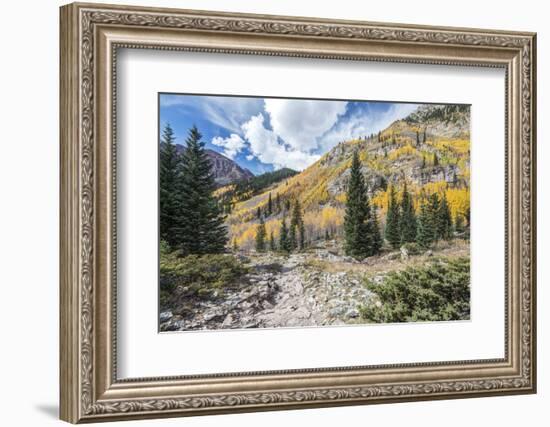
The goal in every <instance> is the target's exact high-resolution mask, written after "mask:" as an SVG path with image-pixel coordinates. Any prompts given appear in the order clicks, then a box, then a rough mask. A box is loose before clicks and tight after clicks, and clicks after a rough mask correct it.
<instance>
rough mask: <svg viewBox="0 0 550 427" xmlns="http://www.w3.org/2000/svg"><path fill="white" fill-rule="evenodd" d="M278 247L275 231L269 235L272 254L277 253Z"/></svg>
mask: <svg viewBox="0 0 550 427" xmlns="http://www.w3.org/2000/svg"><path fill="white" fill-rule="evenodd" d="M275 249H276V245H275V236H274V235H273V230H272V231H271V234H270V235H269V250H270V251H271V252H273V251H275Z"/></svg>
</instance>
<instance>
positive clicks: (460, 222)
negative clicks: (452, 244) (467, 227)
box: [454, 213, 464, 236]
mask: <svg viewBox="0 0 550 427" xmlns="http://www.w3.org/2000/svg"><path fill="white" fill-rule="evenodd" d="M454 230H455V233H457V234H458V235H459V236H460V235H462V234H463V233H464V217H463V216H462V215H461V214H460V213H457V214H456V216H455V223H454Z"/></svg>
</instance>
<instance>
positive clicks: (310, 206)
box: [226, 105, 470, 250]
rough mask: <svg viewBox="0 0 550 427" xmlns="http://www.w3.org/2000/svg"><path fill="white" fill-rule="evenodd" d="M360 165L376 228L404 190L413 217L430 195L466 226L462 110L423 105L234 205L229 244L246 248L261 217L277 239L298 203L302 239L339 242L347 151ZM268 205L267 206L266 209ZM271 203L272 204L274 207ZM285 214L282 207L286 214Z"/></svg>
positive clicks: (466, 136)
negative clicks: (392, 201)
mask: <svg viewBox="0 0 550 427" xmlns="http://www.w3.org/2000/svg"><path fill="white" fill-rule="evenodd" d="M354 152H357V153H358V155H359V159H360V161H361V165H362V166H361V171H362V174H363V176H364V179H365V184H366V190H367V194H368V196H369V197H370V201H371V204H372V206H373V208H374V209H375V211H376V215H377V219H378V222H379V224H380V226H381V227H384V225H385V223H386V214H387V211H388V205H389V201H390V195H391V193H392V191H393V192H394V193H395V199H396V200H400V199H401V198H402V194H403V190H404V188H405V186H406V188H407V190H408V192H409V193H410V194H411V199H412V204H413V207H414V211H415V213H417V214H419V213H420V210H421V209H420V207H421V206H420V205H421V204H422V201H423V200H427V199H428V198H429V197H430V196H431V195H432V194H434V193H435V194H437V196H438V197H439V199H440V200H439V202H441V201H442V200H443V199H445V200H446V203H447V204H448V207H449V210H450V215H451V218H452V221H453V223H454V224H456V223H458V225H459V229H461V230H462V229H463V228H465V227H466V226H467V224H468V221H469V203H470V202H469V201H470V121H469V107H468V106H454V105H453V106H424V107H421V108H420V109H419V110H418V111H416V112H414V113H412V114H411V115H409V116H408V117H406V118H405V119H403V120H399V121H396V122H394V123H393V124H392V125H391V126H389V127H388V128H387V129H385V130H383V131H381V132H379V133H378V134H376V135H365V136H364V137H362V138H360V139H355V140H350V141H342V142H341V143H339V144H338V145H337V146H336V147H334V148H333V149H332V150H331V151H330V152H328V153H326V154H325V155H324V156H323V157H322V158H321V159H320V160H319V161H318V162H316V163H315V164H313V165H312V166H310V167H309V168H307V169H306V170H304V171H303V172H301V173H299V174H297V175H294V176H292V177H290V178H288V179H286V180H284V181H282V182H280V183H279V184H276V185H272V186H270V187H269V188H267V189H265V191H263V192H260V193H259V194H254V193H251V194H250V195H251V197H250V198H248V199H244V200H243V198H242V197H236V198H235V199H234V200H233V201H232V210H231V214H230V215H229V216H228V218H227V220H226V222H227V224H228V226H229V235H230V241H231V242H232V244H233V245H236V246H238V247H239V248H241V249H245V250H248V249H252V248H253V247H254V244H255V235H256V230H255V229H256V226H257V225H258V224H259V220H260V215H259V214H261V216H263V218H264V221H265V227H266V232H267V234H268V235H270V234H271V232H273V234H274V238H275V239H278V237H279V234H280V222H281V220H282V218H283V216H284V215H285V213H286V214H287V215H288V214H289V213H290V209H291V206H290V205H291V204H292V203H294V202H295V201H299V203H300V206H301V208H302V209H303V222H304V228H305V240H306V241H307V242H308V243H313V242H315V241H316V240H319V239H322V238H324V237H325V236H326V235H329V236H331V237H332V236H335V237H338V238H339V237H342V235H343V234H342V233H343V225H344V212H345V206H346V186H347V184H348V181H349V176H350V166H351V162H352V157H353V153H354ZM270 199H271V208H270ZM274 200H276V201H277V203H273V201H274ZM285 208H286V209H285Z"/></svg>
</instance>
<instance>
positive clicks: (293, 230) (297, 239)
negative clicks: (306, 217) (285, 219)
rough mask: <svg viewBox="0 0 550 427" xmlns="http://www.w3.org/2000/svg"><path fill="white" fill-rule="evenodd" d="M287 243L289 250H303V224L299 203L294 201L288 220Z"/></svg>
mask: <svg viewBox="0 0 550 427" xmlns="http://www.w3.org/2000/svg"><path fill="white" fill-rule="evenodd" d="M288 234H289V241H290V248H291V250H294V249H298V248H299V249H303V248H304V224H303V221H302V209H301V207H300V201H299V200H296V203H295V204H294V208H293V209H292V217H291V218H290V228H289V233H288Z"/></svg>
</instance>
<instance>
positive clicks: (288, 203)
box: [285, 182, 290, 212]
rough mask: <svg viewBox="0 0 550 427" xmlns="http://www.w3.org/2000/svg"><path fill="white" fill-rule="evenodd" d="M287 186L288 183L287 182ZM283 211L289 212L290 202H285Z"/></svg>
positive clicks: (287, 200)
mask: <svg viewBox="0 0 550 427" xmlns="http://www.w3.org/2000/svg"><path fill="white" fill-rule="evenodd" d="M287 185H288V182H287ZM285 211H286V212H290V200H289V199H286V200H285Z"/></svg>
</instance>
